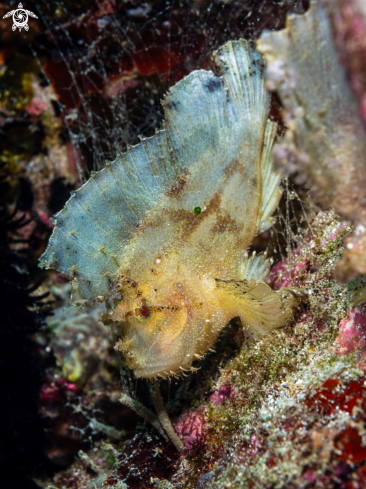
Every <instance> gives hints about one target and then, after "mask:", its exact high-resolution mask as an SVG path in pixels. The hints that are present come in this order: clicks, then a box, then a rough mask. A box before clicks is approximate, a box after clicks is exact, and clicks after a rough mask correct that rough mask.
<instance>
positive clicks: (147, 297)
mask: <svg viewBox="0 0 366 489" xmlns="http://www.w3.org/2000/svg"><path fill="white" fill-rule="evenodd" d="M213 70H214V71H206V70H197V71H194V72H192V73H191V74H190V75H188V76H186V77H185V78H184V79H182V80H181V81H180V82H178V83H177V84H176V85H175V86H173V87H172V88H171V89H170V90H169V92H168V93H167V94H166V96H165V99H164V101H163V102H162V103H163V107H164V113H165V122H164V124H163V128H162V130H160V131H159V132H156V134H155V136H153V137H151V138H141V143H140V144H138V145H137V146H134V147H131V148H129V149H128V150H127V152H126V153H125V154H123V155H120V156H117V159H116V160H115V161H114V162H113V163H108V164H107V166H106V167H105V168H104V169H103V170H102V171H100V172H97V173H95V174H93V175H92V176H91V178H90V179H89V181H88V182H86V183H85V184H84V185H83V186H82V187H81V188H80V189H79V190H77V191H76V192H74V193H73V194H72V196H71V198H70V200H69V201H68V202H67V204H66V206H65V208H64V209H63V210H61V211H60V212H59V213H58V214H56V216H55V223H56V225H55V228H54V231H53V234H52V236H51V238H50V242H49V245H48V248H47V249H46V251H45V253H44V254H43V256H42V257H41V260H40V261H41V266H42V267H45V268H53V269H56V270H58V271H60V272H62V273H63V274H65V275H66V276H68V277H69V278H72V287H73V289H72V296H71V301H72V303H74V304H76V305H87V304H92V303H95V302H105V304H106V308H107V311H106V314H104V315H103V316H102V321H103V322H104V323H105V324H109V325H112V326H113V328H114V330H117V331H119V336H120V340H119V341H118V343H117V348H118V349H119V350H120V351H121V352H122V353H123V355H124V358H125V361H126V363H127V366H128V367H129V368H130V369H131V370H132V371H133V372H134V375H135V376H136V377H138V378H150V379H156V378H158V377H162V378H167V377H170V376H172V375H179V374H182V373H184V372H185V371H187V370H189V369H191V368H192V364H193V362H194V361H195V360H197V359H199V358H201V357H202V356H203V355H205V354H206V352H207V351H208V350H209V349H210V348H211V347H212V346H213V345H214V344H215V342H216V340H217V338H218V336H219V334H220V332H221V331H222V330H223V328H224V327H225V326H226V325H227V324H228V322H229V321H230V320H231V319H232V318H234V317H239V318H240V319H241V321H242V323H243V326H244V327H246V328H248V329H249V330H250V331H251V332H252V333H253V334H255V335H262V334H265V333H268V332H269V331H271V330H272V329H273V328H277V327H280V326H282V325H284V324H285V323H286V322H287V321H288V320H289V319H291V317H292V315H293V308H294V304H295V298H294V295H293V294H292V293H291V291H289V290H286V289H283V290H281V291H278V292H275V291H273V290H272V289H271V288H270V287H269V286H268V285H267V284H266V283H265V282H264V278H265V276H266V274H267V272H268V269H269V262H268V260H266V259H265V258H264V257H263V256H255V255H252V256H251V257H249V258H248V254H247V249H248V247H249V246H250V244H251V242H252V240H253V238H254V237H255V236H256V235H257V234H258V233H259V232H262V231H264V230H266V229H267V228H269V227H270V226H271V223H272V217H271V216H272V214H273V212H274V210H275V208H276V207H277V205H278V202H279V199H280V196H281V190H280V177H279V176H278V175H277V174H276V173H274V171H273V169H272V147H273V145H274V142H275V139H276V133H277V126H276V124H275V123H273V122H271V121H270V120H269V119H268V112H269V102H270V100H269V94H268V93H267V91H266V89H265V86H264V79H263V62H262V58H261V55H260V54H259V53H258V52H256V51H255V50H254V49H253V48H252V47H251V46H250V45H249V44H248V43H247V42H246V41H244V40H239V41H230V42H228V43H227V44H225V45H224V46H222V47H221V48H220V49H219V50H218V51H216V52H215V53H214V54H213Z"/></svg>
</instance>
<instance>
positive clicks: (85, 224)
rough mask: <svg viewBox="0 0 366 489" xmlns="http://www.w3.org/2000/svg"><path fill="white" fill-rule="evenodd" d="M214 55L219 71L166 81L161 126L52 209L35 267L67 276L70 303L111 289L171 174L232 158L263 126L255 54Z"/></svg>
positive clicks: (236, 47) (239, 45) (242, 46)
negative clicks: (59, 207)
mask: <svg viewBox="0 0 366 489" xmlns="http://www.w3.org/2000/svg"><path fill="white" fill-rule="evenodd" d="M213 59H214V63H215V64H216V71H217V72H218V73H219V74H220V76H216V75H214V74H213V73H212V72H210V71H204V70H198V71H195V72H193V73H191V74H190V75H188V76H187V77H186V78H184V79H183V80H181V81H180V82H179V83H177V84H176V85H175V86H174V87H172V88H171V89H170V91H169V92H168V94H167V96H166V97H165V100H164V114H165V120H166V122H165V124H164V125H163V129H162V130H161V131H160V132H158V133H157V134H156V135H155V136H153V137H152V138H146V139H142V142H141V143H140V144H139V145H137V146H134V147H132V148H130V149H128V151H127V152H126V153H125V154H123V155H121V156H118V157H117V159H116V160H115V161H114V162H113V163H111V164H108V165H107V166H106V167H105V168H104V169H103V170H102V171H100V172H97V173H95V174H94V176H93V177H92V178H90V180H88V182H86V183H85V184H84V185H83V186H82V187H81V188H80V189H79V190H77V191H76V192H75V193H74V194H73V195H72V196H71V198H70V200H69V201H68V202H67V204H66V206H65V208H64V209H63V210H62V211H60V212H59V213H58V214H56V216H55V223H56V226H55V229H54V230H53V233H52V236H51V238H50V241H49V244H48V247H47V249H46V251H45V253H44V254H43V255H42V257H41V259H40V266H41V267H44V268H53V269H55V270H58V271H61V272H62V273H63V274H65V275H66V276H68V277H70V278H73V292H72V302H73V303H76V304H81V303H88V302H89V303H90V302H93V301H95V300H98V299H99V300H103V299H104V298H105V297H108V296H109V295H111V294H113V293H114V292H115V290H116V289H118V287H119V283H118V280H119V273H120V270H121V268H123V267H124V266H125V263H126V259H127V258H126V257H127V254H128V252H127V251H126V248H127V245H128V244H129V243H130V242H131V240H132V238H133V237H134V236H136V233H138V232H139V231H140V227H141V225H143V221H144V218H145V217H146V216H147V215H148V214H149V212H151V211H152V210H153V209H154V208H156V206H157V205H158V204H159V205H160V204H161V202H164V199H165V198H166V197H165V196H166V192H167V191H168V190H169V189H170V188H171V187H172V185H173V184H174V183H175V182H176V181H177V178H179V177H180V176H181V175H182V174H186V173H187V172H188V173H189V174H190V175H191V177H192V178H193V176H194V174H195V173H198V172H200V171H201V170H202V172H203V170H205V171H207V168H209V169H210V170H211V171H212V172H214V171H215V169H217V168H219V167H220V165H221V166H222V165H223V162H230V161H233V158H234V157H235V155H236V154H237V152H238V148H239V147H240V145H241V144H242V143H243V140H245V141H246V137H248V141H247V142H248V144H250V135H251V127H252V124H253V123H260V124H263V125H264V123H265V120H266V117H267V112H268V104H269V96H268V94H267V93H266V90H265V88H264V82H263V77H262V71H263V64H262V60H261V56H260V55H259V54H258V53H257V52H255V51H254V50H253V49H252V48H251V47H250V46H249V45H248V43H247V42H246V41H243V40H240V41H233V42H229V43H227V44H226V45H225V46H223V47H222V48H220V49H219V50H218V51H217V52H216V53H215V54H214V56H213ZM208 165H209V166H208Z"/></svg>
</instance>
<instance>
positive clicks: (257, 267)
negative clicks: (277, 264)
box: [238, 251, 272, 282]
mask: <svg viewBox="0 0 366 489" xmlns="http://www.w3.org/2000/svg"><path fill="white" fill-rule="evenodd" d="M271 265H272V261H271V260H270V259H267V254H266V253H264V254H263V255H257V254H256V252H255V251H254V252H253V253H252V254H251V255H250V256H249V255H248V254H246V255H245V257H244V260H243V262H242V263H241V265H240V269H239V272H238V278H239V279H240V280H248V281H250V280H255V281H256V282H263V281H264V279H265V278H266V276H267V275H268V272H269V269H270V267H271Z"/></svg>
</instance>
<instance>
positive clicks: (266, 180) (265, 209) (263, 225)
mask: <svg viewBox="0 0 366 489" xmlns="http://www.w3.org/2000/svg"><path fill="white" fill-rule="evenodd" d="M276 135H277V124H275V123H274V122H271V121H268V122H267V126H266V132H265V136H264V143H263V150H262V159H261V168H262V202H261V207H260V211H259V222H258V232H259V233H262V232H263V231H266V229H268V228H269V227H270V226H271V225H272V223H273V217H272V214H273V212H274V210H275V209H276V207H277V206H278V202H279V201H280V198H281V195H282V192H281V188H280V181H281V177H280V175H279V174H278V173H275V172H274V171H273V159H272V153H273V145H274V143H275V141H276Z"/></svg>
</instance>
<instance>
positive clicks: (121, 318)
mask: <svg viewBox="0 0 366 489" xmlns="http://www.w3.org/2000/svg"><path fill="white" fill-rule="evenodd" d="M213 287H214V284H213V283H211V282H210V281H202V280H200V279H198V278H196V277H192V276H186V277H182V276H180V277H174V279H173V278H170V277H169V276H166V277H164V278H162V279H160V280H156V281H151V282H148V283H145V284H137V283H133V282H129V283H128V284H126V285H125V286H124V288H123V289H122V290H121V295H122V298H121V299H120V300H118V301H114V308H113V309H110V310H109V312H108V313H107V314H106V315H105V317H104V319H103V318H102V319H103V320H104V322H112V323H113V324H114V327H115V328H116V327H117V331H118V334H121V339H120V340H119V342H118V343H117V348H118V349H119V350H120V351H121V352H122V353H123V355H124V357H125V361H126V363H127V366H128V367H129V368H130V369H131V370H133V372H134V374H135V376H136V377H145V378H156V377H170V376H171V375H177V374H178V375H179V374H182V373H183V372H184V371H186V370H188V369H190V368H191V366H192V363H193V361H194V360H196V359H197V358H199V357H200V356H201V354H202V353H206V351H207V350H208V348H210V346H211V345H212V344H213V342H214V341H215V340H216V337H217V335H212V332H210V331H209V329H210V327H211V326H212V324H217V321H213V320H212V311H213V310H214V307H213V304H212V301H214V299H213V296H212V294H211V293H210V292H211V289H212V288H213Z"/></svg>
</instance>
